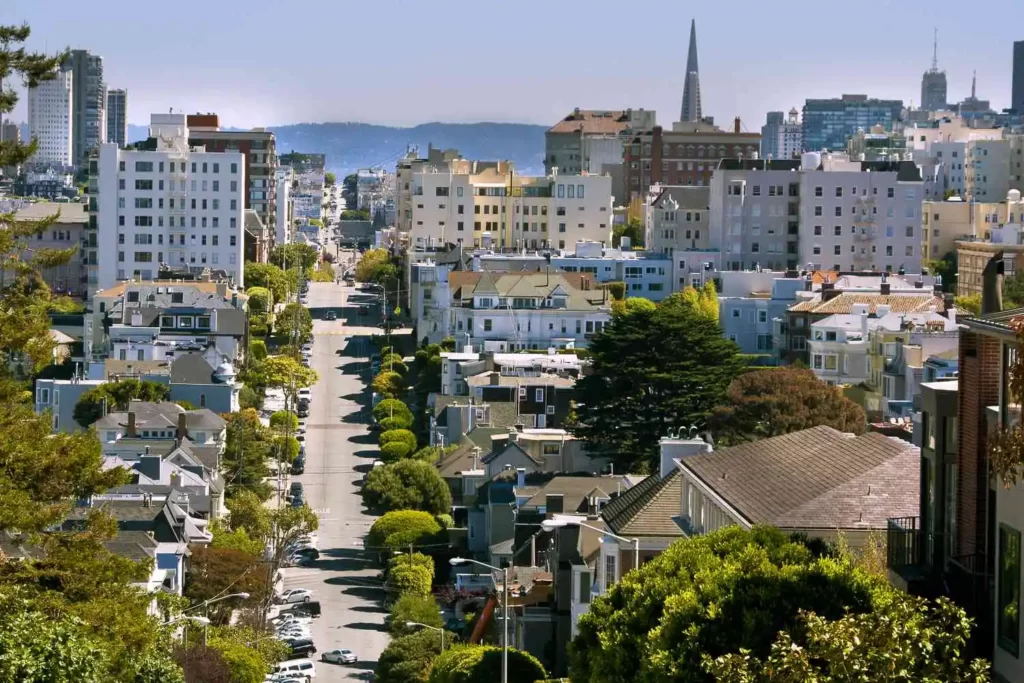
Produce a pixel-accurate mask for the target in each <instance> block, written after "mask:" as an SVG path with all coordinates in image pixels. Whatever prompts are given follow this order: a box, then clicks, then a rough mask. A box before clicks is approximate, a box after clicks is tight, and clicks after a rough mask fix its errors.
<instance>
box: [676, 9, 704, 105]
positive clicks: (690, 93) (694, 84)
mask: <svg viewBox="0 0 1024 683" xmlns="http://www.w3.org/2000/svg"><path fill="white" fill-rule="evenodd" d="M679 120H680V121H700V120H701V111H700V74H699V69H698V67H697V21H696V20H691V21H690V51H689V53H688V54H687V55H686V82H685V83H684V84H683V106H682V109H681V110H680V112H679Z"/></svg>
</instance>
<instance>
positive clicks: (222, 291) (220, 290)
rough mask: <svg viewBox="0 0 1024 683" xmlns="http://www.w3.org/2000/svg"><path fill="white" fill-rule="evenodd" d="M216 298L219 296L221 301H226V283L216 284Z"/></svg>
mask: <svg viewBox="0 0 1024 683" xmlns="http://www.w3.org/2000/svg"><path fill="white" fill-rule="evenodd" d="M217 296H219V297H220V298H221V299H227V298H228V283H226V282H218V283H217Z"/></svg>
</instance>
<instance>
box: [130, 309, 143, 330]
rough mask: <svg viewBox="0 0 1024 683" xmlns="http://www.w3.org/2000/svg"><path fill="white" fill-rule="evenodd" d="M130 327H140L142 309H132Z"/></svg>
mask: <svg viewBox="0 0 1024 683" xmlns="http://www.w3.org/2000/svg"><path fill="white" fill-rule="evenodd" d="M132 327H142V311H139V310H134V311H132Z"/></svg>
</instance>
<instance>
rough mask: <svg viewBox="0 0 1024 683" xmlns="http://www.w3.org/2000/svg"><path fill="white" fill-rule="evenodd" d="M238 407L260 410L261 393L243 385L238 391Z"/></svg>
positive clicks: (261, 404)
mask: <svg viewBox="0 0 1024 683" xmlns="http://www.w3.org/2000/svg"><path fill="white" fill-rule="evenodd" d="M238 407H239V408H240V409H242V410H249V409H250V408H251V409H253V410H260V409H261V408H263V395H262V394H259V393H257V392H256V390H255V389H253V388H252V387H250V386H244V387H242V390H241V391H239V392H238Z"/></svg>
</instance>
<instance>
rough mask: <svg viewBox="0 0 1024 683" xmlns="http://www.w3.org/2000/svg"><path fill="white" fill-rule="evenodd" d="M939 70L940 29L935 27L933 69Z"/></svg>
mask: <svg viewBox="0 0 1024 683" xmlns="http://www.w3.org/2000/svg"><path fill="white" fill-rule="evenodd" d="M938 70H939V29H935V38H934V40H933V41H932V71H938Z"/></svg>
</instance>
